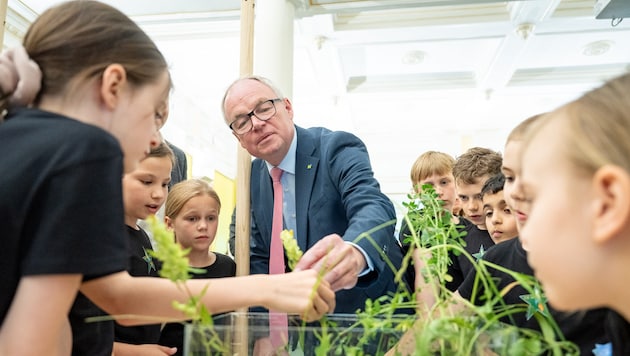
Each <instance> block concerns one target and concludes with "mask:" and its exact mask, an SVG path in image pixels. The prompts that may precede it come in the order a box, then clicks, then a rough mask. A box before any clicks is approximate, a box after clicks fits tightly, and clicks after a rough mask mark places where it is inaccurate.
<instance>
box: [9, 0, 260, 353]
mask: <svg viewBox="0 0 630 356" xmlns="http://www.w3.org/2000/svg"><path fill="white" fill-rule="evenodd" d="M5 1H6V0H5ZM254 5H255V0H241V52H240V76H241V77H243V76H247V75H251V74H252V72H253V71H254ZM237 160H238V162H237V167H236V227H235V233H236V238H235V242H236V251H235V255H236V256H235V259H236V275H237V276H245V275H248V274H249V239H250V229H251V226H250V225H251V224H250V213H249V212H250V192H249V182H250V180H251V170H252V167H251V156H250V154H249V152H247V151H246V150H245V149H244V148H242V147H241V146H240V145H238V156H237ZM238 311H239V312H241V313H242V314H244V313H246V312H247V308H242V309H239V310H238ZM235 326H236V330H235V335H234V338H235V341H236V342H235V345H233V346H234V351H236V354H238V355H249V337H248V319H247V316H246V314H244V315H243V316H241V317H238V318H237V319H236V325H235Z"/></svg>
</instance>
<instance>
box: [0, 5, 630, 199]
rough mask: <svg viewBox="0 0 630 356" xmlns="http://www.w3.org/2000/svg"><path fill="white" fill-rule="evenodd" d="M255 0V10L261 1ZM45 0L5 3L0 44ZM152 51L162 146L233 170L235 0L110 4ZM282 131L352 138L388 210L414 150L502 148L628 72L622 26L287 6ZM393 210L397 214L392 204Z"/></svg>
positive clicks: (582, 19)
mask: <svg viewBox="0 0 630 356" xmlns="http://www.w3.org/2000/svg"><path fill="white" fill-rule="evenodd" d="M266 1H279V0H259V1H257V2H256V6H257V7H261V6H265V2H266ZM58 2H59V1H56V0H24V1H19V0H9V7H10V10H9V18H8V21H7V39H6V40H5V44H7V45H15V44H17V43H18V42H19V38H20V36H22V35H23V34H24V31H25V30H26V27H27V25H28V22H29V21H31V20H32V19H33V18H34V17H35V16H36V14H37V13H39V12H41V11H43V10H44V9H45V8H47V7H48V6H50V5H52V4H56V3H58ZM106 2H108V3H110V4H112V5H114V6H116V7H118V8H120V9H121V10H122V11H124V12H125V13H127V14H129V15H131V16H132V18H133V19H134V20H136V21H137V22H138V23H139V24H140V26H142V27H143V28H144V29H145V30H146V31H147V32H148V33H149V34H150V35H151V36H152V37H153V38H154V39H155V40H156V42H157V43H158V46H159V47H160V49H161V50H162V51H163V52H164V54H165V56H166V57H167V60H168V61H169V63H170V64H171V70H172V73H173V78H174V81H175V91H174V93H173V100H172V108H171V112H172V117H171V119H169V122H168V123H167V126H166V127H165V128H164V131H165V132H164V134H165V136H166V137H169V139H170V141H172V142H174V143H175V144H177V145H178V146H180V147H182V148H184V149H185V150H186V151H188V152H189V153H191V154H192V155H193V174H194V175H196V176H204V175H205V176H211V175H212V172H213V170H215V169H216V170H219V171H221V172H222V173H224V174H225V175H227V176H230V177H234V176H235V173H236V145H237V143H236V140H235V139H234V138H233V137H232V135H231V133H230V132H229V130H228V129H227V127H226V126H225V124H224V123H223V120H222V118H221V110H220V100H221V97H222V95H223V90H224V89H225V88H226V86H227V85H228V84H229V83H230V82H231V81H232V80H233V79H235V78H236V77H237V76H238V61H239V53H238V51H239V46H240V44H239V30H240V23H239V15H240V12H239V5H240V1H238V0H221V1H211V0H182V1H173V0H109V1H106ZM290 2H291V3H292V4H294V5H295V12H296V19H295V36H294V41H295V51H294V54H293V56H294V83H293V89H294V90H293V96H292V101H293V103H294V109H295V112H296V116H295V122H296V123H297V124H299V125H302V126H307V127H308V126H327V127H330V128H333V129H338V130H346V131H351V132H353V133H355V134H356V135H357V136H359V137H360V138H361V139H363V140H364V141H365V142H366V144H367V145H368V148H369V150H370V154H371V158H372V163H373V165H374V170H375V174H376V176H377V178H378V179H379V180H381V184H382V187H383V190H384V191H385V192H386V193H387V194H388V195H389V196H390V197H392V199H393V200H395V201H400V200H401V199H403V198H404V196H405V194H406V192H407V191H408V188H409V185H410V183H409V181H408V180H409V179H408V174H409V168H410V166H411V163H412V162H413V161H414V160H415V158H416V157H417V156H418V155H419V154H420V153H422V152H423V151H425V150H442V151H445V152H447V153H450V154H452V155H458V154H460V153H461V152H462V151H463V150H464V149H466V148H467V147H470V146H475V145H479V146H486V147H490V148H493V149H497V150H501V148H502V145H503V141H504V138H505V135H506V134H507V133H508V132H509V130H510V129H511V128H512V127H513V126H514V125H516V124H517V123H518V122H519V121H521V120H523V119H525V118H527V117H528V116H531V115H533V114H537V113H539V112H543V111H547V110H551V109H553V108H554V107H556V106H558V105H561V104H562V103H564V102H566V101H567V100H570V99H572V98H575V97H576V96H578V95H580V94H581V93H582V92H584V91H586V90H588V89H590V88H592V87H594V86H596V85H598V84H600V83H601V82H602V81H603V80H605V79H608V78H610V77H611V76H615V75H618V74H620V73H624V72H627V71H628V70H629V67H628V64H629V63H630V20H626V21H622V22H621V23H620V24H618V25H617V26H612V23H611V21H608V20H596V19H595V18H594V13H593V6H594V0H527V1H483V0H479V1H477V0H462V1H458V0H387V1H373V0H372V1H367V0H364V1H360V0H355V1H342V0H290ZM398 207H399V206H398Z"/></svg>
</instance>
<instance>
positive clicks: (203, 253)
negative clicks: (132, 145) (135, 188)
mask: <svg viewBox="0 0 630 356" xmlns="http://www.w3.org/2000/svg"><path fill="white" fill-rule="evenodd" d="M220 211H221V200H220V199H219V195H218V194H217V193H216V192H215V191H214V189H212V187H210V184H208V183H207V182H205V181H203V180H201V179H189V180H186V181H182V182H180V183H178V184H176V185H175V186H173V190H171V192H170V193H169V195H168V199H167V200H166V209H165V216H164V221H165V222H166V225H167V226H168V228H169V229H171V230H173V232H174V234H175V240H176V241H177V242H179V244H180V245H181V246H182V248H184V249H190V252H189V254H188V258H189V261H190V265H191V266H192V267H196V268H201V269H203V270H205V273H203V274H193V275H192V276H193V278H222V277H232V276H235V275H236V264H235V263H234V261H233V260H232V259H231V258H230V257H228V256H226V255H223V254H220V253H216V252H212V251H210V245H212V242H213V241H214V238H215V235H216V233H217V228H218V226H219V212H220ZM183 341H184V326H183V325H182V324H180V323H169V324H166V325H165V326H164V328H163V329H162V334H161V336H160V344H161V345H168V346H171V347H177V353H176V355H181V354H182V353H183Z"/></svg>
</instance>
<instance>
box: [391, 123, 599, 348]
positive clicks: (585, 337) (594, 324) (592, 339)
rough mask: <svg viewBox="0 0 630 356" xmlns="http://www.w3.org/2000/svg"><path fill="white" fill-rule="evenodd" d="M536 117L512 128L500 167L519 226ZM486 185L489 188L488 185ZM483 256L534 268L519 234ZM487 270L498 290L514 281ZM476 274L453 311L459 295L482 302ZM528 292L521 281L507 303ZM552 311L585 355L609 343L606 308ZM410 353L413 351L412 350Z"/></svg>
mask: <svg viewBox="0 0 630 356" xmlns="http://www.w3.org/2000/svg"><path fill="white" fill-rule="evenodd" d="M535 120H537V119H536V117H533V118H530V119H527V120H525V121H524V122H522V123H521V124H519V125H518V126H517V127H515V128H514V129H513V130H512V132H511V133H510V135H509V136H508V139H507V142H506V148H505V154H504V158H503V166H502V168H501V170H502V171H503V172H505V176H506V178H505V185H504V188H503V189H504V191H503V193H504V198H505V200H506V203H507V204H508V206H509V207H512V206H517V207H518V208H517V209H518V210H517V211H518V212H519V214H520V217H519V218H518V219H517V227H518V226H523V225H524V224H525V222H526V221H527V211H528V206H527V202H526V200H524V197H523V193H522V191H521V189H520V182H519V175H520V164H519V156H520V150H521V141H522V137H523V135H524V133H525V132H526V130H527V129H528V128H529V127H530V126H531V125H532V124H533V123H534V122H535ZM491 184H492V185H494V183H492V182H491V181H489V183H487V185H488V186H490V185H491ZM484 188H488V189H489V187H484ZM513 210H516V209H513ZM528 224H529V223H528ZM483 259H484V260H485V261H488V262H491V263H494V264H496V265H500V266H502V267H505V268H508V269H510V270H512V271H516V272H519V273H523V274H526V275H533V271H532V269H531V267H530V266H529V265H528V263H527V253H526V252H525V250H523V248H522V246H521V244H520V240H519V238H512V239H508V240H507V241H504V242H502V243H498V244H497V245H495V246H493V247H492V248H490V249H489V250H488V251H487V252H486V253H485V254H484V255H483ZM416 266H417V267H416V268H417V270H416V273H417V274H418V275H421V273H420V268H422V266H423V262H422V261H416ZM488 272H489V273H490V274H491V275H492V277H493V279H494V280H495V284H496V286H497V288H498V290H503V289H504V288H506V287H508V286H509V285H510V284H513V283H514V282H515V280H514V278H513V277H512V276H510V275H509V274H507V273H504V272H501V271H498V270H495V269H492V268H488ZM475 278H476V273H474V271H473V272H472V273H470V274H469V275H468V276H467V277H466V279H465V280H464V282H463V283H462V285H461V286H460V287H459V288H458V290H457V292H455V293H454V300H455V302H456V303H455V304H454V308H453V311H454V312H459V311H461V310H463V309H464V308H463V303H462V301H458V298H461V297H463V298H466V299H469V300H475V301H476V302H483V301H479V300H478V298H477V296H478V295H480V293H481V292H480V291H477V294H476V295H474V296H473V284H474V280H475ZM416 281H417V283H416V284H417V286H419V287H421V288H422V287H423V286H424V285H425V284H426V283H425V282H424V279H423V278H419V279H417V280H416ZM527 293H528V292H527V291H526V290H525V289H524V288H523V287H522V286H520V285H518V284H517V285H514V286H512V287H511V288H509V290H507V293H505V294H504V295H503V302H504V303H505V304H506V305H514V304H523V303H524V301H523V299H521V296H526V295H527ZM420 298H421V300H420V303H424V305H427V306H428V307H430V306H431V305H432V304H431V303H432V302H433V301H432V299H431V298H430V296H426V295H420ZM549 312H550V313H551V315H552V317H553V318H554V319H555V320H556V322H557V324H558V326H559V327H560V329H561V331H562V333H563V334H564V336H565V338H566V339H567V340H569V341H572V342H574V343H576V344H577V346H578V347H579V348H580V354H582V355H589V354H592V352H591V351H592V350H593V349H594V348H595V347H596V344H606V343H607V342H608V341H609V340H610V337H608V336H607V335H606V332H605V330H604V325H605V321H606V318H607V316H608V315H607V314H608V311H607V310H605V309H596V310H590V311H582V312H579V313H572V314H566V313H562V312H559V311H557V310H554V309H553V308H549ZM503 321H505V322H507V323H510V324H513V325H516V326H518V327H525V328H531V329H539V326H538V322H537V321H536V320H535V319H534V318H531V319H530V320H527V317H526V315H525V313H518V314H512V315H511V316H510V317H509V318H504V319H503ZM410 335H411V334H409V335H405V338H404V339H403V341H401V347H403V348H405V350H411V349H413V337H412V336H410ZM408 353H409V354H411V353H412V352H408ZM404 354H407V353H404Z"/></svg>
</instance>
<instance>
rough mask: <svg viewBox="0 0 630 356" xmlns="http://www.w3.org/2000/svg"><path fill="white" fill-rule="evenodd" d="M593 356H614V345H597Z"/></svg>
mask: <svg viewBox="0 0 630 356" xmlns="http://www.w3.org/2000/svg"><path fill="white" fill-rule="evenodd" d="M593 355H595V356H613V352H612V343H610V342H609V343H607V344H595V348H594V349H593Z"/></svg>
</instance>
